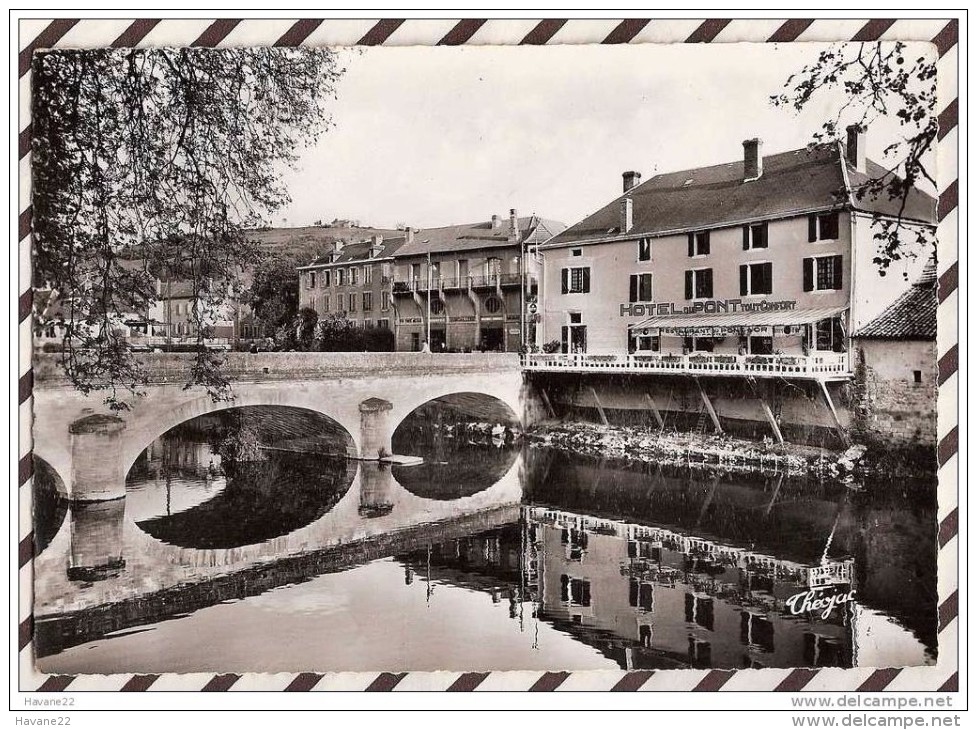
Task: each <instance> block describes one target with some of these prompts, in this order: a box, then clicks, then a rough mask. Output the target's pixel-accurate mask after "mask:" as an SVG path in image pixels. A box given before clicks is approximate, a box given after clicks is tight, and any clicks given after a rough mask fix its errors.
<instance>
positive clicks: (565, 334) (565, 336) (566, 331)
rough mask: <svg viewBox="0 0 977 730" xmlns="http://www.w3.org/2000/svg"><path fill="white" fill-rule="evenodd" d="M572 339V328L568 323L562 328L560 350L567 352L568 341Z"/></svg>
mask: <svg viewBox="0 0 977 730" xmlns="http://www.w3.org/2000/svg"><path fill="white" fill-rule="evenodd" d="M569 340H570V328H569V327H567V326H566V325H563V327H562V328H561V329H560V352H562V353H564V354H566V353H567V352H568V351H569V349H568V348H567V342H569Z"/></svg>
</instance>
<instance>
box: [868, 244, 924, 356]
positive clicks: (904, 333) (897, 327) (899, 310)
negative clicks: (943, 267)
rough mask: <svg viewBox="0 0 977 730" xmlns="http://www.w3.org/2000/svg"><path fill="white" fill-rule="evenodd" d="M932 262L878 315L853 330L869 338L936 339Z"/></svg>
mask: <svg viewBox="0 0 977 730" xmlns="http://www.w3.org/2000/svg"><path fill="white" fill-rule="evenodd" d="M936 305H937V295H936V264H935V263H932V262H931V263H929V264H927V266H926V268H925V269H923V273H922V275H921V276H920V277H919V278H918V279H917V280H916V282H915V283H914V284H913V285H912V286H911V287H910V288H909V290H908V291H906V292H904V293H903V294H902V296H900V297H899V298H898V299H896V301H894V302H893V303H892V304H890V305H889V306H888V307H886V309H885V311H884V312H882V314H880V315H879V316H878V317H876V318H875V319H873V320H872V321H871V322H869V323H868V324H867V325H865V326H864V327H862V328H861V329H860V330H858V331H857V332H856V333H855V337H863V338H865V339H872V340H935V339H936Z"/></svg>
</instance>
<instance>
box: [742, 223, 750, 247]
mask: <svg viewBox="0 0 977 730" xmlns="http://www.w3.org/2000/svg"><path fill="white" fill-rule="evenodd" d="M743 250H744V251H749V250H750V227H749V226H743Z"/></svg>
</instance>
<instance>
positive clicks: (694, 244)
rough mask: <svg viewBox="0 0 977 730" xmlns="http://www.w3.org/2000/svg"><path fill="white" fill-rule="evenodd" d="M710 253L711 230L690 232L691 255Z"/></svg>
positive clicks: (706, 254)
mask: <svg viewBox="0 0 977 730" xmlns="http://www.w3.org/2000/svg"><path fill="white" fill-rule="evenodd" d="M708 255H709V231H700V232H699V233H690V234H689V256H708Z"/></svg>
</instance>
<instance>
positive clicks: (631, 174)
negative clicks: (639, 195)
mask: <svg viewBox="0 0 977 730" xmlns="http://www.w3.org/2000/svg"><path fill="white" fill-rule="evenodd" d="M621 177H623V178H624V192H627V191H628V190H630V189H631V188H633V187H636V186H638V185H640V184H641V173H640V172H635V171H634V170H628V171H627V172H625V173H623V174H622V175H621Z"/></svg>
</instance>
